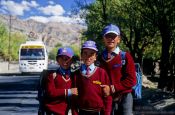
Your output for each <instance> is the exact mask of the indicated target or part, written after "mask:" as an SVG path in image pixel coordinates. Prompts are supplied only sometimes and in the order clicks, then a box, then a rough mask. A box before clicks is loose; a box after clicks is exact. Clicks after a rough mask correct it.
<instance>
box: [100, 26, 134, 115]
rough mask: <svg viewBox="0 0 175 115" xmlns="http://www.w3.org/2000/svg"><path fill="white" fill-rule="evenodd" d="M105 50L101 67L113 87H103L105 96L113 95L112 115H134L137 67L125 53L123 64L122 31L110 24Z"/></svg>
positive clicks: (107, 30)
mask: <svg viewBox="0 0 175 115" xmlns="http://www.w3.org/2000/svg"><path fill="white" fill-rule="evenodd" d="M102 33H103V41H104V45H105V47H106V48H105V50H104V51H103V52H102V55H101V62H100V67H102V68H104V69H105V70H106V71H107V73H108V76H109V77H110V81H111V85H110V86H107V85H103V86H102V87H103V91H104V93H105V95H106V96H107V95H112V97H113V108H112V115H132V114H133V113H132V112H133V111H132V108H133V97H132V94H131V92H132V87H133V86H134V85H135V84H136V74H135V65H134V61H133V58H132V56H131V55H130V54H129V53H128V52H125V60H123V61H124V62H122V57H121V50H120V48H119V43H120V40H121V38H120V30H119V28H118V26H116V25H113V24H109V25H107V26H106V27H105V28H104V29H103V31H102ZM123 63H124V64H123Z"/></svg>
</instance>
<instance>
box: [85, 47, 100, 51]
mask: <svg viewBox="0 0 175 115" xmlns="http://www.w3.org/2000/svg"><path fill="white" fill-rule="evenodd" d="M82 49H91V50H95V51H98V49H97V48H92V47H83V48H82Z"/></svg>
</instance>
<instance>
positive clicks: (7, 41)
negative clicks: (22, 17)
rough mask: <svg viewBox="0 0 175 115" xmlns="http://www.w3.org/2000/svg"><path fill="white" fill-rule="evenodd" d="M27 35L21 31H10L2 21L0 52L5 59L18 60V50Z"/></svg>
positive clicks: (0, 26) (0, 27)
mask: <svg viewBox="0 0 175 115" xmlns="http://www.w3.org/2000/svg"><path fill="white" fill-rule="evenodd" d="M25 38H26V36H25V35H23V34H22V33H19V32H13V33H12V32H10V33H9V31H8V30H7V29H6V27H5V25H3V24H2V23H0V54H1V55H2V56H3V58H4V59H5V60H9V59H10V60H12V61H13V60H15V61H16V60H18V50H19V46H20V44H21V43H23V42H24V41H25Z"/></svg>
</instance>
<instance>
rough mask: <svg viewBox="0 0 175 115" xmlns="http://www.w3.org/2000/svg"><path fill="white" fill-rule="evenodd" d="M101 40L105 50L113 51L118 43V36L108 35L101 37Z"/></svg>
mask: <svg viewBox="0 0 175 115" xmlns="http://www.w3.org/2000/svg"><path fill="white" fill-rule="evenodd" d="M103 40H104V44H105V46H106V48H109V49H113V48H116V47H117V45H118V44H119V43H120V36H117V35H116V34H113V33H109V34H106V35H105V36H104V37H103Z"/></svg>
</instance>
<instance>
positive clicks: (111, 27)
mask: <svg viewBox="0 0 175 115" xmlns="http://www.w3.org/2000/svg"><path fill="white" fill-rule="evenodd" d="M108 33H113V34H116V35H120V29H119V27H118V26H116V25H113V24H109V25H107V26H106V27H105V28H104V29H103V31H102V34H103V36H105V35H106V34H108Z"/></svg>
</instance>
